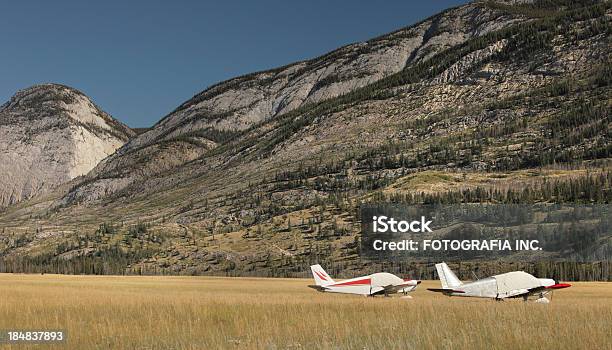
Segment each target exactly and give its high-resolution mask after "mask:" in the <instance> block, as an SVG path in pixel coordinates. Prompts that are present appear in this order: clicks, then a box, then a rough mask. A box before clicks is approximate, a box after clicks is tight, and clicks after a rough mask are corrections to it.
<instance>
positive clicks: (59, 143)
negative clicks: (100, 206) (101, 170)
mask: <svg viewBox="0 0 612 350" xmlns="http://www.w3.org/2000/svg"><path fill="white" fill-rule="evenodd" d="M133 135H134V132H133V131H132V130H130V129H129V128H128V127H127V126H125V125H123V124H121V123H120V122H118V121H116V120H115V119H113V118H112V117H111V116H109V115H108V114H106V113H105V112H103V111H102V110H100V109H99V108H98V107H97V106H96V105H95V104H94V103H93V102H92V101H91V100H90V99H89V98H88V97H87V96H85V95H84V94H82V93H81V92H79V91H77V90H75V89H72V88H69V87H67V86H63V85H57V84H44V85H36V86H33V87H30V88H28V89H24V90H21V91H19V92H18V93H17V94H15V96H13V97H12V98H11V100H10V101H9V102H7V103H6V104H4V105H2V107H0V207H3V206H7V205H11V204H14V203H17V202H19V201H21V200H24V199H29V198H31V197H34V196H35V195H39V194H42V193H45V192H47V191H49V190H51V189H53V188H54V187H56V186H58V185H60V184H63V183H66V182H68V181H70V180H71V179H74V178H76V177H78V176H81V175H84V174H86V173H88V172H89V171H90V170H91V169H92V168H93V167H95V166H96V165H97V164H98V163H99V162H100V161H101V160H102V159H104V158H106V157H107V156H109V155H110V154H112V153H114V152H115V150H116V149H117V148H119V147H121V146H122V145H123V144H124V143H126V142H127V141H128V140H129V138H130V137H132V136H133Z"/></svg>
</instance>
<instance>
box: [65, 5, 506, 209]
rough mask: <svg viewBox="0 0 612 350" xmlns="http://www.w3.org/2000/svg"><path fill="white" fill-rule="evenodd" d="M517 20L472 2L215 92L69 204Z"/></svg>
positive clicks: (112, 163) (131, 150)
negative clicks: (414, 23)
mask: <svg viewBox="0 0 612 350" xmlns="http://www.w3.org/2000/svg"><path fill="white" fill-rule="evenodd" d="M517 20H518V19H517V18H516V17H515V16H512V15H511V14H506V13H503V12H500V11H497V10H495V9H492V8H489V7H484V6H480V5H477V4H470V5H466V6H462V7H458V8H454V9H450V10H447V11H445V12H443V13H440V14H438V15H436V16H433V17H431V18H428V19H426V20H424V21H422V22H420V23H418V24H416V25H413V26H410V27H407V28H403V29H400V30H397V31H395V32H393V33H390V34H387V35H383V36H380V37H378V38H375V39H372V40H369V41H367V42H362V43H356V44H352V45H347V46H345V47H342V48H340V49H338V50H335V51H332V52H330V53H328V54H326V55H323V56H321V57H318V58H315V59H312V60H309V61H303V62H297V63H293V64H290V65H287V66H284V67H280V68H277V69H272V70H268V71H264V72H258V73H253V74H249V75H246V76H242V77H237V78H234V79H230V80H228V81H225V82H221V83H219V84H216V85H214V86H211V87H210V88H208V89H206V90H204V91H202V92H200V93H199V94H197V95H196V96H194V97H193V98H191V99H190V100H188V101H186V102H184V103H183V104H181V105H180V106H179V107H178V108H176V110H175V111H173V112H172V113H170V114H169V115H167V116H166V117H164V118H163V119H162V120H160V121H159V122H158V123H157V124H156V125H155V126H154V127H153V128H151V129H150V130H148V131H147V132H144V133H142V134H140V135H138V137H135V138H134V139H132V140H130V142H129V143H128V144H127V145H126V146H125V147H123V148H122V149H121V150H120V151H119V152H118V153H117V155H116V156H113V157H111V158H110V159H108V160H107V161H105V162H104V163H103V164H101V165H100V166H98V167H97V168H96V169H95V171H94V172H93V173H92V174H91V176H90V178H93V180H92V181H87V184H88V186H87V187H86V188H81V189H80V190H79V191H78V192H75V193H73V194H72V195H71V196H72V197H74V198H70V199H69V200H71V201H75V200H78V201H80V200H94V199H97V198H99V197H100V196H101V195H102V194H104V195H106V194H108V193H114V192H117V191H119V190H121V189H123V188H125V187H126V186H127V185H129V184H131V183H137V182H140V181H141V180H142V178H143V177H148V176H150V175H151V174H159V173H163V172H167V171H169V170H170V169H174V168H176V167H178V166H180V165H182V164H185V163H187V162H189V161H192V160H194V159H197V158H198V157H200V156H202V155H203V154H205V153H206V152H207V151H209V150H210V149H212V148H215V147H216V146H217V145H219V144H222V143H224V142H226V141H228V140H230V139H233V138H234V137H236V136H237V135H238V134H239V133H240V132H241V131H244V130H247V129H249V128H251V127H253V126H254V125H259V124H260V123H262V122H265V121H267V120H270V119H271V118H274V117H277V116H282V115H285V114H287V113H289V112H291V111H294V110H296V109H297V108H300V107H306V106H314V105H316V104H317V103H319V102H321V101H326V100H329V99H330V98H334V97H337V96H340V95H344V94H346V93H349V92H351V91H355V90H356V89H359V88H363V87H365V86H367V85H369V84H372V83H374V82H376V81H379V80H380V79H383V78H385V77H389V76H391V75H393V74H396V73H398V72H400V71H402V70H404V69H406V68H408V67H412V66H414V65H416V64H417V63H418V62H421V61H423V60H427V59H429V58H431V57H433V56H434V55H436V54H437V53H439V52H442V51H444V50H446V49H448V48H450V47H453V46H455V45H458V44H461V43H464V42H466V41H467V40H469V39H473V38H476V37H480V36H482V35H486V34H487V33H490V32H492V31H495V30H498V29H500V28H504V27H506V26H508V25H510V24H512V23H514V22H516V21H517ZM134 165H136V166H134ZM130 167H131V168H132V169H131V170H126V169H128V168H130ZM100 179H102V180H101V181H100Z"/></svg>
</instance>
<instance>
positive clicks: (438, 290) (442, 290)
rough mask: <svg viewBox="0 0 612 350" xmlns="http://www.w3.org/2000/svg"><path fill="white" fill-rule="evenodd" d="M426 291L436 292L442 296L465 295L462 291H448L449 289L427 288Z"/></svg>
mask: <svg viewBox="0 0 612 350" xmlns="http://www.w3.org/2000/svg"><path fill="white" fill-rule="evenodd" d="M427 290H429V291H432V292H437V293H444V294H450V293H465V292H464V291H462V290H457V289H450V288H427Z"/></svg>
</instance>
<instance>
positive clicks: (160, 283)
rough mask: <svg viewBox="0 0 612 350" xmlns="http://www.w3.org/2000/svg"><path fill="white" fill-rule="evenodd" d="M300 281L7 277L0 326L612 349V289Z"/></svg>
mask: <svg viewBox="0 0 612 350" xmlns="http://www.w3.org/2000/svg"><path fill="white" fill-rule="evenodd" d="M310 283H311V281H310V280H305V279H265V278H261V279H260V278H215V277H117V276H58V275H42V276H41V275H19V274H0V329H38V328H43V329H45V328H46V329H65V330H67V332H68V340H67V342H66V343H64V344H57V345H48V344H44V345H38V346H36V345H29V346H28V345H23V344H17V345H6V344H4V345H0V349H27V348H36V349H318V348H323V349H472V348H476V349H611V348H612V283H575V284H574V287H572V288H569V289H565V290H561V291H557V292H556V293H555V295H554V298H553V300H552V303H551V304H549V305H541V304H534V303H524V302H522V301H520V300H512V301H505V302H495V301H490V300H482V299H461V298H449V297H445V296H441V295H438V294H436V293H432V292H428V291H427V290H426V288H427V287H433V286H438V285H439V283H438V282H437V281H425V282H424V283H422V284H421V285H420V286H419V290H417V291H416V292H413V293H412V294H411V295H412V296H413V297H414V298H413V299H402V298H399V297H392V298H384V297H377V298H365V297H360V296H351V295H339V294H330V293H319V292H316V291H314V290H312V289H310V288H307V287H306V286H307V285H308V284H310Z"/></svg>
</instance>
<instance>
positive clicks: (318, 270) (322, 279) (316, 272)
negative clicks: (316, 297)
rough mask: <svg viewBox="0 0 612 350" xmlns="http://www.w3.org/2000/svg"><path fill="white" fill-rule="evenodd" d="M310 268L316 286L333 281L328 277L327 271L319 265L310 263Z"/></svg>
mask: <svg viewBox="0 0 612 350" xmlns="http://www.w3.org/2000/svg"><path fill="white" fill-rule="evenodd" d="M310 270H312V276H313V277H314V280H315V283H316V284H317V286H328V285H330V284H334V283H335V282H334V280H333V279H332V278H331V277H329V275H328V274H327V272H325V270H323V268H322V267H321V265H312V266H311V267H310Z"/></svg>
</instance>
